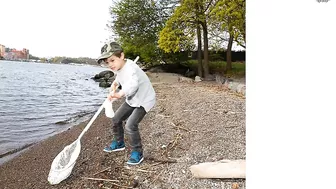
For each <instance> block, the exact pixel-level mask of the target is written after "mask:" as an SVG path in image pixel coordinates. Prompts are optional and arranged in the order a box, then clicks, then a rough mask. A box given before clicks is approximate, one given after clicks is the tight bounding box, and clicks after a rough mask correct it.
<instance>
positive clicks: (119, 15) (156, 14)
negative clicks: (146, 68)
mask: <svg viewBox="0 0 336 189" xmlns="http://www.w3.org/2000/svg"><path fill="white" fill-rule="evenodd" d="M175 4H176V2H175V1H159V0H158V1H154V0H121V1H119V2H116V3H115V6H114V7H111V9H110V13H111V16H112V22H111V24H110V25H109V27H110V28H111V30H112V31H113V32H114V33H115V35H116V37H117V41H118V42H119V43H121V45H122V47H123V48H124V51H125V53H126V54H128V55H130V56H132V55H133V56H134V57H135V56H136V55H140V57H141V58H142V59H143V61H144V62H145V63H156V62H158V60H159V59H160V57H161V56H162V51H161V50H160V49H159V48H158V35H159V32H160V31H161V29H162V28H163V26H164V23H165V22H166V20H167V19H168V17H169V14H171V13H170V12H171V10H172V9H173V7H174V5H175Z"/></svg>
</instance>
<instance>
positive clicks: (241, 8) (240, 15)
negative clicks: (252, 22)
mask: <svg viewBox="0 0 336 189" xmlns="http://www.w3.org/2000/svg"><path fill="white" fill-rule="evenodd" d="M245 7H246V2H245V0H217V1H216V3H215V6H213V8H212V10H211V12H210V15H211V16H212V19H214V20H215V21H219V22H220V23H221V27H222V29H223V31H227V32H228V33H229V36H230V37H229V42H228V47H227V51H226V53H227V65H226V71H229V70H231V69H232V61H231V49H232V44H233V41H236V42H237V43H238V44H239V45H240V46H242V47H244V48H245V41H246V40H245V39H246V38H245V33H246V32H245V31H246V30H245V23H246V22H245V12H246V11H245V10H246V8H245Z"/></svg>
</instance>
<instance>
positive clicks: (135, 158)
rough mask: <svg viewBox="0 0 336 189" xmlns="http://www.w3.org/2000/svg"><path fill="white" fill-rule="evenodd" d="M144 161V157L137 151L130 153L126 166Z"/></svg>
mask: <svg viewBox="0 0 336 189" xmlns="http://www.w3.org/2000/svg"><path fill="white" fill-rule="evenodd" d="M143 160H144V157H143V155H142V153H141V152H138V151H132V152H131V157H130V159H129V160H128V161H127V164H128V165H138V164H140V163H141V162H142V161H143Z"/></svg>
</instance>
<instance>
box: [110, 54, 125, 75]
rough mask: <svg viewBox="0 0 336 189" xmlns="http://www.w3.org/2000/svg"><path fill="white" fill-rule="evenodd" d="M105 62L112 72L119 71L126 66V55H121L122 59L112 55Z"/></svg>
mask: <svg viewBox="0 0 336 189" xmlns="http://www.w3.org/2000/svg"><path fill="white" fill-rule="evenodd" d="M105 62H106V64H107V65H108V67H109V68H110V69H111V70H113V71H118V70H120V69H121V68H122V67H123V66H124V64H125V60H124V53H121V56H120V58H119V57H117V56H115V55H112V56H110V57H109V58H107V59H106V60H105Z"/></svg>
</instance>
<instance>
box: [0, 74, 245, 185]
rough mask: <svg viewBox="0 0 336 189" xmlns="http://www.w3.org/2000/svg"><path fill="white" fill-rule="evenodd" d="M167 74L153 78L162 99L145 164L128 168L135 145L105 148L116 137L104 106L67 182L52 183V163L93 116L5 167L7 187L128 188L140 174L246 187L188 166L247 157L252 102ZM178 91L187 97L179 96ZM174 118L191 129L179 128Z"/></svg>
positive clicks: (152, 181) (148, 126) (145, 132)
mask: <svg viewBox="0 0 336 189" xmlns="http://www.w3.org/2000/svg"><path fill="white" fill-rule="evenodd" d="M159 75H160V76H161V77H165V75H171V74H159ZM161 77H158V78H155V79H153V80H152V79H151V80H152V82H153V86H154V88H155V90H156V92H157V104H156V106H155V107H154V108H153V110H152V111H150V112H149V113H148V114H147V115H146V116H145V118H144V120H143V121H142V123H141V125H142V126H141V127H140V130H141V135H142V141H143V145H144V154H145V160H144V162H143V163H142V164H140V165H138V166H134V167H133V166H132V167H129V168H128V169H125V165H126V161H127V159H128V155H129V149H128V148H126V151H123V152H117V153H105V152H103V150H102V149H103V148H104V147H105V145H107V144H108V143H109V142H110V140H111V133H110V127H111V120H110V119H109V118H107V117H106V116H105V114H104V111H102V112H101V114H100V115H99V116H98V117H97V119H96V120H95V121H94V122H93V124H92V126H91V128H90V129H89V130H88V132H87V133H86V134H85V135H84V136H83V138H82V139H81V144H82V147H81V153H80V156H79V157H78V159H77V162H76V165H75V167H74V169H73V171H72V174H71V175H70V177H69V178H68V179H66V180H64V181H63V182H61V183H60V184H58V185H50V184H49V183H48V181H47V177H48V173H49V170H50V166H51V163H52V161H53V159H54V158H55V157H56V155H57V154H58V153H59V152H61V151H62V150H63V148H64V147H65V146H67V145H69V144H71V143H72V142H73V141H75V140H76V139H77V137H78V136H79V134H80V133H81V131H82V130H83V128H84V127H85V126H86V124H87V123H88V121H89V120H86V121H84V122H82V123H79V124H78V125H75V126H73V127H71V128H70V129H69V130H66V131H64V132H61V133H58V134H56V135H54V136H51V137H49V138H47V139H45V140H43V141H41V142H39V143H37V144H35V145H33V146H31V147H29V148H28V149H27V150H26V151H25V152H23V153H21V154H19V155H18V156H16V157H15V158H14V159H12V160H10V161H8V162H6V163H4V164H3V165H0V188H4V189H11V188H101V186H102V185H104V186H106V187H111V188H112V187H113V186H112V185H110V184H109V183H108V182H103V181H89V180H86V179H83V177H95V178H103V179H117V180H119V181H120V183H119V184H120V185H122V186H131V185H130V183H131V182H132V181H133V180H134V179H135V178H136V179H138V180H139V182H140V185H139V187H140V188H167V187H169V186H172V187H174V188H176V187H177V188H197V187H201V188H209V187H211V186H218V188H220V186H223V185H228V186H229V185H230V184H232V183H233V182H236V183H239V185H241V186H242V188H244V187H245V180H233V181H232V180H229V181H223V180H220V179H214V180H211V179H195V178H193V177H192V176H191V173H190V171H189V170H188V167H189V166H191V165H193V164H196V163H200V162H205V161H215V160H219V159H221V158H227V159H245V157H246V155H245V113H244V111H245V99H244V98H241V97H239V96H237V95H235V94H233V93H231V92H229V91H228V90H227V89H224V88H223V87H222V86H218V85H213V84H211V85H209V84H208V83H202V82H200V83H189V82H178V79H176V76H174V75H173V76H171V77H168V76H167V77H166V79H165V80H164V79H161ZM176 87H179V88H181V89H183V90H177V88H176ZM176 96H177V97H179V98H181V99H180V100H176V99H175V98H176ZM190 100H192V102H191V101H190ZM122 102H123V100H119V101H117V102H116V104H114V106H113V108H114V109H115V110H116V108H117V107H118V106H120V104H121V103H122ZM214 107H216V108H215V109H218V110H215V109H214ZM203 111H204V112H203ZM211 112H212V113H211ZM239 112H241V113H239ZM89 119H91V117H90V118H89ZM172 123H173V125H176V126H178V127H181V128H182V127H183V128H184V129H185V130H180V129H177V128H174V127H173V126H172ZM195 125H197V127H195ZM226 125H227V126H226ZM223 126H224V127H223ZM226 127H227V128H226ZM196 130H197V132H195V131H196ZM186 131H189V132H186ZM174 140H176V142H175V143H174V146H171V148H168V149H169V150H167V151H165V150H164V148H162V146H164V145H166V146H169V145H172V143H170V141H174ZM126 142H127V141H126ZM167 158H172V159H174V160H176V163H166V164H159V165H157V164H158V162H160V161H162V160H164V159H167ZM107 168H109V170H108V169H107ZM138 169H141V170H147V172H139V171H137V170H138ZM102 170H105V171H102ZM170 173H173V174H170ZM125 175H126V176H125ZM215 188H216V187H215Z"/></svg>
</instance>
